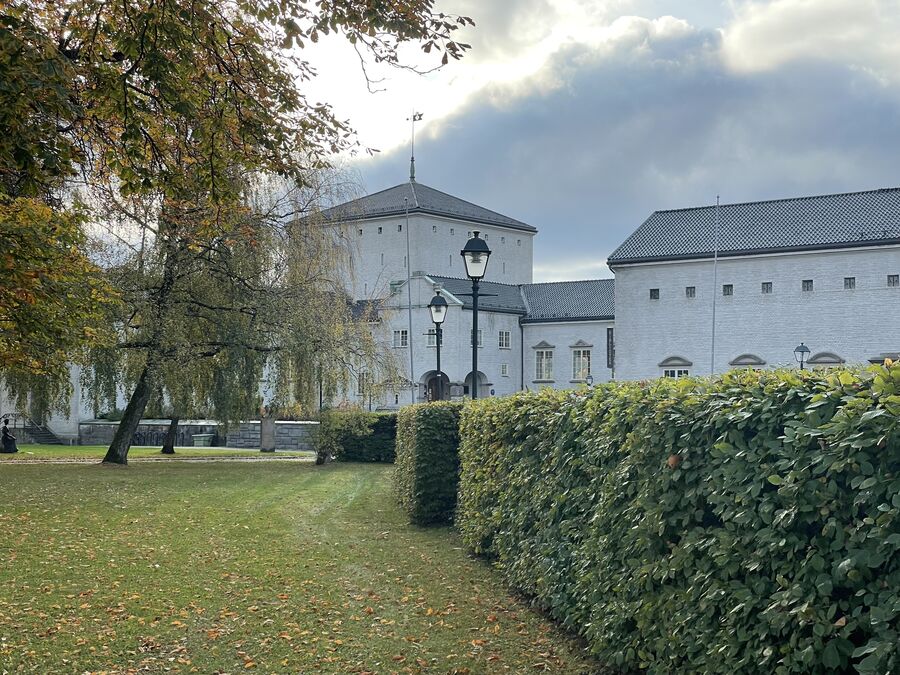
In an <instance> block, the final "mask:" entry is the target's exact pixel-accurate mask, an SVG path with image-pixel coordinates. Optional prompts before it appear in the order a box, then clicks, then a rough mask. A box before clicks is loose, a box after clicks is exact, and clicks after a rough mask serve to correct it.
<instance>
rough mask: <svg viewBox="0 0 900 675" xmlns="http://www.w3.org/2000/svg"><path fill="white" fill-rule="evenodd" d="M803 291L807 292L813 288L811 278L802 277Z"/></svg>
mask: <svg viewBox="0 0 900 675" xmlns="http://www.w3.org/2000/svg"><path fill="white" fill-rule="evenodd" d="M802 288H803V291H804V292H809V291H811V290H812V289H813V280H812V279H804V280H803V286H802Z"/></svg>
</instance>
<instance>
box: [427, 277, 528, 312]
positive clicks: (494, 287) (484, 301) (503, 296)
mask: <svg viewBox="0 0 900 675" xmlns="http://www.w3.org/2000/svg"><path fill="white" fill-rule="evenodd" d="M428 276H429V278H431V279H434V281H436V282H437V283H439V284H441V286H442V287H443V288H445V289H447V292H449V293H452V294H453V295H455V296H456V297H458V298H459V299H460V300H462V302H463V307H465V308H466V309H472V298H471V296H466V295H463V294H464V293H471V292H472V282H471V281H469V280H468V279H455V278H453V277H438V276H434V275H433V274H429V275H428ZM480 293H492V294H493V295H492V296H488V297H482V296H481V295H480ZM478 309H479V310H481V309H484V310H487V311H491V312H507V313H510V314H523V315H524V314H525V301H524V300H523V299H522V294H521V293H520V292H519V287H518V286H513V285H512V284H498V283H495V282H493V281H482V282H481V285H480V286H479V297H478Z"/></svg>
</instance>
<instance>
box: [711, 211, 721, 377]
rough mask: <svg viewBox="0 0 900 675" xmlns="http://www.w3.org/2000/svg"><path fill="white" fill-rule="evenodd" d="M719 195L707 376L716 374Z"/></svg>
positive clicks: (714, 239)
mask: <svg viewBox="0 0 900 675" xmlns="http://www.w3.org/2000/svg"><path fill="white" fill-rule="evenodd" d="M719 224H720V211H719V195H716V224H715V230H714V236H713V242H714V243H713V287H712V342H711V349H710V356H709V374H710V375H713V374H715V372H716V298H717V296H718V286H719Z"/></svg>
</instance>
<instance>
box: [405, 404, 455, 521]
mask: <svg viewBox="0 0 900 675" xmlns="http://www.w3.org/2000/svg"><path fill="white" fill-rule="evenodd" d="M461 409H462V404H461V403H451V402H448V401H438V402H435V403H422V404H420V405H412V406H409V407H406V408H403V409H402V410H401V411H400V412H399V413H397V468H396V470H395V472H394V487H395V492H396V494H397V499H398V501H399V502H400V505H401V506H402V507H403V509H404V510H405V511H406V513H407V514H408V515H409V519H410V521H411V522H413V523H416V524H418V525H431V524H437V523H449V522H451V521H452V520H453V512H454V511H455V510H456V487H457V483H458V480H459V454H458V452H459V413H460V410H461Z"/></svg>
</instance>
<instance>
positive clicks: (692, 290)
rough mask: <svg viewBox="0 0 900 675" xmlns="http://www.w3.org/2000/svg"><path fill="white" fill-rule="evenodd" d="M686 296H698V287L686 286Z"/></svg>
mask: <svg viewBox="0 0 900 675" xmlns="http://www.w3.org/2000/svg"><path fill="white" fill-rule="evenodd" d="M684 297H686V298H696V297H697V287H696V286H685V287H684Z"/></svg>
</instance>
